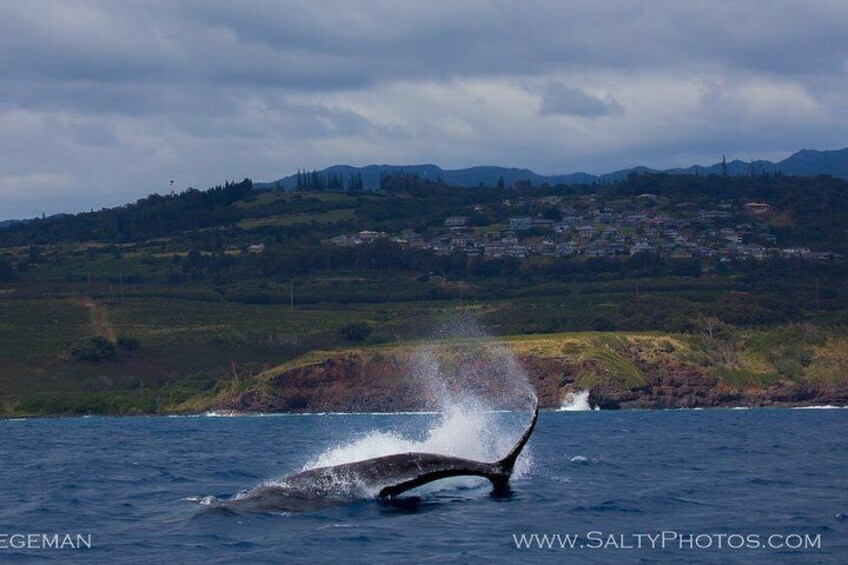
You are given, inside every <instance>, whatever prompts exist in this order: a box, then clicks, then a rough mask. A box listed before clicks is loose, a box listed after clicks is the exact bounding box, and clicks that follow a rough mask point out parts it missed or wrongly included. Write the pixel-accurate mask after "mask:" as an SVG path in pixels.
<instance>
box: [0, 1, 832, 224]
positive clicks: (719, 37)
mask: <svg viewBox="0 0 848 565" xmlns="http://www.w3.org/2000/svg"><path fill="white" fill-rule="evenodd" d="M846 21H848V4H846V3H844V2H842V1H833V2H826V1H820V2H814V3H802V4H799V3H797V2H788V1H770V2H762V1H733V2H712V1H710V2H706V1H704V2H698V1H693V2H679V1H637V0H629V1H624V0H621V1H611V2H604V3H590V2H585V3H571V2H561V1H558V0H554V1H531V2H525V3H515V2H506V1H495V0H489V1H484V0H468V1H466V2H447V1H433V2H427V3H407V2H393V1H388V0H372V1H354V2H344V3H340V2H330V1H319V0H311V1H304V2H297V1H279V2H267V1H252V2H251V1H245V2H230V1H227V0H183V1H181V2H172V1H164V0H145V1H129V0H128V1H125V2H107V1H102V2H100V1H93V0H92V1H87V0H55V1H39V0H6V1H5V2H3V3H2V5H0V53H2V55H0V77H2V80H0V219H2V218H10V217H29V216H33V215H37V214H40V213H41V212H42V211H46V212H47V213H53V212H59V211H78V210H85V209H88V208H92V207H94V208H99V207H101V206H108V205H115V204H120V203H123V202H126V201H128V200H132V199H135V198H138V197H141V196H144V195H146V194H147V193H149V192H154V191H165V190H167V189H168V186H169V185H168V181H169V180H170V179H175V181H176V186H177V187H179V188H183V187H186V186H196V187H200V188H203V187H206V186H209V185H212V184H216V183H219V182H222V181H223V180H225V179H240V178H243V177H245V176H250V177H252V178H254V179H257V180H269V179H274V178H278V177H280V176H283V175H284V174H287V173H290V172H291V171H293V170H295V169H297V168H299V167H309V168H321V167H324V166H327V165H330V164H334V163H342V162H344V163H351V164H360V165H361V164H367V163H371V162H378V163H383V162H386V163H419V162H436V163H438V164H440V165H442V166H444V167H463V166H471V165H476V164H499V165H508V166H527V167H530V168H533V169H535V170H537V171H538V172H541V173H554V172H572V171H577V170H585V171H589V172H604V171H608V170H611V169H617V168H620V167H624V166H629V165H635V164H648V165H651V166H656V167H665V166H675V165H687V164H690V163H692V162H695V161H700V162H715V161H716V160H718V158H719V157H720V155H721V154H727V155H728V156H733V157H739V158H743V159H747V158H772V159H779V158H782V157H785V156H786V155H787V154H789V153H790V152H792V151H794V150H796V149H799V148H802V147H809V148H818V149H825V148H837V147H843V146H845V145H848V143H846V140H848V136H846V133H848V126H846V125H845V124H846V123H848V121H846V118H848V99H846V98H845V96H844V94H843V93H844V92H845V91H846V89H848V34H845V33H844V22H846Z"/></svg>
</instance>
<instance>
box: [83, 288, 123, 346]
mask: <svg viewBox="0 0 848 565" xmlns="http://www.w3.org/2000/svg"><path fill="white" fill-rule="evenodd" d="M79 305H80V306H82V307H83V308H88V311H89V313H90V314H91V330H92V332H94V334H95V335H99V336H100V337H102V338H103V339H105V340H106V341H108V342H109V343H114V342H115V330H114V328H113V327H112V324H110V323H109V316H108V313H107V310H106V306H105V305H104V304H98V303H97V302H96V301H95V300H94V299H93V298H90V297H84V298H81V299H80V300H79Z"/></svg>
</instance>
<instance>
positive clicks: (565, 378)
mask: <svg viewBox="0 0 848 565" xmlns="http://www.w3.org/2000/svg"><path fill="white" fill-rule="evenodd" d="M602 353H603V352H602ZM649 353H650V354H649ZM610 355H613V352H610V353H604V355H601V354H595V355H584V354H579V355H561V354H549V353H545V352H540V351H534V352H524V353H521V352H519V353H518V354H517V359H518V361H519V363H520V365H521V366H522V367H523V368H524V370H525V371H526V373H527V376H528V379H529V381H530V383H531V384H532V385H533V387H534V388H535V390H536V391H537V394H538V397H539V401H540V404H541V406H542V407H546V408H556V407H558V406H560V404H561V402H562V399H563V397H564V396H565V394H566V393H568V392H572V391H576V390H585V389H589V390H590V395H589V402H590V404H591V405H592V406H599V407H600V408H601V409H604V410H610V409H628V408H660V409H663V408H696V407H720V406H725V407H730V406H746V407H758V406H799V405H816V404H834V405H846V404H848V379H842V380H841V381H836V382H818V383H817V382H806V381H802V382H795V381H791V380H786V379H784V380H776V381H774V382H772V383H771V384H769V385H767V386H761V385H759V386H758V385H741V386H734V385H731V384H730V383H728V382H724V381H722V380H721V379H720V378H719V377H717V376H715V375H714V374H713V373H712V372H711V371H710V370H709V369H708V368H706V367H703V366H700V365H697V364H695V363H692V362H687V361H684V360H680V359H678V358H675V356H673V355H657V354H656V352H655V351H654V352H647V353H646V349H645V348H644V347H642V346H640V345H639V344H638V343H636V345H633V344H630V345H629V346H627V347H624V348H619V350H618V351H616V352H614V355H615V358H613V359H612V360H611V361H610V358H609V356H610ZM467 372H468V374H469V375H471V376H469V377H467V379H468V380H470V385H471V387H472V389H474V388H475V387H476V388H477V389H480V388H486V387H489V388H491V386H492V385H491V383H490V382H487V379H486V374H485V371H480V370H476V369H475V368H474V367H471V370H469V371H467ZM474 375H476V376H474ZM463 378H466V377H463ZM475 379H476V381H475ZM466 384H468V383H466ZM501 396H502V395H501ZM215 407H216V408H219V409H228V410H237V411H245V412H324V411H328V412H336V411H337V412H372V411H373V412H384V411H407V410H426V409H433V408H436V407H437V402H436V400H435V399H434V398H432V397H431V396H430V395H428V394H427V387H423V386H422V383H421V382H419V380H418V379H416V378H415V377H414V376H413V375H412V374H411V371H410V368H409V363H408V358H407V357H406V356H405V354H404V353H403V352H402V351H400V350H391V351H380V352H377V353H375V352H374V351H369V350H367V349H363V350H358V351H355V352H340V353H328V354H326V356H324V357H323V358H319V359H317V360H315V361H314V362H310V363H305V364H301V365H298V366H293V367H288V368H287V367H282V368H280V369H278V370H275V371H272V372H269V373H266V374H264V375H260V376H259V377H258V378H257V379H256V381H255V382H253V383H250V384H249V385H248V386H247V387H246V388H243V389H242V390H233V391H230V392H228V393H225V394H223V395H221V396H220V397H219V398H218V399H216V401H215Z"/></svg>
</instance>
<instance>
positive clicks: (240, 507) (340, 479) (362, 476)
mask: <svg viewBox="0 0 848 565" xmlns="http://www.w3.org/2000/svg"><path fill="white" fill-rule="evenodd" d="M538 417H539V406H538V403H536V404H535V405H534V407H533V416H532V418H531V420H530V423H529V424H528V426H527V428H526V429H525V431H524V433H523V434H522V436H521V438H519V440H518V442H517V443H516V444H515V446H514V447H513V448H512V450H511V451H510V452H509V453H508V454H507V455H506V457H504V458H503V459H501V460H499V461H494V462H485V461H475V460H473V459H465V458H462V457H453V456H449V455H439V454H436V453H416V452H411V453H396V454H393V455H385V456H383V457H374V458H372V459H365V460H362V461H355V462H353V463H344V464H341V465H332V466H328V467H316V468H314V469H308V470H306V471H301V472H299V473H295V474H293V475H289V476H288V477H285V478H284V479H282V480H281V481H280V482H278V483H275V484H273V485H262V486H259V487H257V488H255V489H253V490H251V491H249V492H247V493H245V494H244V495H241V496H238V497H236V498H233V499H231V500H226V501H220V502H219V503H218V504H215V506H218V507H223V508H226V509H229V510H235V511H247V512H302V511H306V510H314V509H318V508H322V507H325V506H332V505H337V504H344V503H347V502H351V501H352V500H356V499H362V498H372V497H375V496H376V497H379V498H382V499H391V498H395V497H397V496H399V495H401V494H403V493H405V492H406V491H408V490H410V489H414V488H416V487H420V486H422V485H425V484H427V483H431V482H433V481H438V480H441V479H447V478H450V477H459V476H475V477H483V478H486V479H488V480H489V481H490V482H491V483H492V486H493V489H494V491H495V492H499V491H504V490H506V489H507V485H508V483H509V478H510V476H511V475H512V470H513V468H514V467H515V462H516V460H517V459H518V456H519V455H520V454H521V450H522V449H524V446H525V445H526V444H527V441H528V440H529V439H530V435H531V434H532V433H533V429H534V428H535V427H536V420H537V419H538Z"/></svg>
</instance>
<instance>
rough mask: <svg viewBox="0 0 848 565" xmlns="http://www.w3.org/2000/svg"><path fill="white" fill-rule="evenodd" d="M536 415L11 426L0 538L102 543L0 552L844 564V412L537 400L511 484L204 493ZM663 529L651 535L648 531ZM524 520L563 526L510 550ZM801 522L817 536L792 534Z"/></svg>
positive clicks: (69, 556) (200, 558)
mask: <svg viewBox="0 0 848 565" xmlns="http://www.w3.org/2000/svg"><path fill="white" fill-rule="evenodd" d="M526 418H527V414H516V413H488V414H482V415H481V414H474V413H462V412H460V413H456V414H452V415H449V416H441V415H438V414H398V415H333V414H327V415H303V416H296V415H287V416H271V417H227V418H220V417H219V418H214V417H172V418H166V417H155V418H152V417H151V418H98V417H93V418H78V419H38V420H6V421H0V486H1V487H2V488H0V546H3V545H4V543H5V545H8V544H9V541H8V540H9V539H11V538H10V537H8V536H12V535H15V534H31V533H36V534H42V533H45V534H53V533H59V534H64V533H71V534H73V535H77V534H81V535H84V536H85V535H88V536H90V541H91V545H92V547H91V548H90V549H88V548H86V547H84V544H83V547H82V548H80V549H72V548H66V549H38V548H29V549H15V548H11V547H4V548H2V549H0V562H3V563H7V562H8V563H28V562H34V561H40V560H42V559H51V560H58V561H68V562H74V563H87V562H92V563H106V562H118V563H163V562H173V563H283V562H285V563H291V562H294V563H298V562H302V563H307V562H312V563H314V562H325V561H336V562H354V563H356V562H363V563H366V562H368V563H397V562H425V563H426V562H432V563H442V562H460V563H501V562H514V561H519V560H526V561H530V562H546V561H551V562H553V561H564V560H570V561H574V562H588V563H609V562H614V563H622V562H624V563H627V562H634V563H635V562H648V563H652V562H671V563H679V562H688V563H715V562H718V561H721V562H724V563H750V562H759V563H774V562H799V563H809V562H821V563H846V562H848V433H846V432H848V410H844V409H834V410H788V409H780V410H778V409H774V410H771V409H760V410H745V411H743V410H703V411H699V410H692V411H630V412H605V411H566V412H542V414H541V416H540V418H539V424H538V427H537V429H536V433H535V434H534V436H533V438H532V439H531V441H530V444H529V446H528V450H527V453H526V454H524V455H522V461H521V462H520V465H519V469H518V476H517V477H515V478H514V480H513V481H512V492H511V493H510V494H509V495H507V496H502V497H492V496H491V495H490V493H489V488H488V487H487V486H486V485H485V484H482V483H479V482H478V481H475V480H467V479H457V480H453V481H449V482H446V483H443V484H439V483H436V484H434V485H431V486H429V487H425V488H424V489H422V490H420V491H417V492H415V493H413V494H412V495H410V496H407V497H405V498H403V499H402V500H399V501H395V502H391V503H388V502H380V501H377V500H360V501H355V502H352V503H350V504H346V505H341V506H337V507H331V508H324V509H322V510H319V511H315V512H308V513H302V514H281V515H277V514H241V515H240V514H234V513H231V512H226V511H221V510H217V509H215V508H212V507H210V506H205V505H203V504H200V503H198V502H197V501H198V500H202V499H203V498H204V497H208V496H214V497H219V498H227V497H230V496H233V495H235V494H237V493H238V492H240V491H243V490H246V489H250V488H252V487H255V486H256V485H258V484H260V483H263V482H267V481H273V480H274V479H276V478H279V477H281V476H283V475H285V474H287V473H291V472H295V471H298V470H300V469H303V468H305V467H308V466H310V465H313V464H323V463H333V462H338V461H342V460H350V459H352V458H357V457H362V456H371V455H373V454H377V453H379V452H392V451H397V450H404V449H409V448H413V449H414V448H431V449H439V450H442V451H445V452H453V453H459V454H468V453H469V452H470V453H471V454H475V453H477V454H484V455H485V454H487V453H490V452H493V451H497V450H501V449H505V448H508V446H509V445H510V444H511V443H512V442H513V441H514V440H515V437H516V436H517V435H518V434H519V433H520V430H521V428H522V426H523V423H524V420H526ZM662 532H664V534H662V535H663V536H665V538H666V539H665V541H664V542H663V543H660V540H659V539H658V538H655V539H657V542H655V544H656V545H655V547H651V543H650V539H649V538H647V537H644V536H647V535H651V536H657V535H660V534H661V533H662ZM522 534H524V535H525V536H532V535H533V534H537V535H539V536H541V535H544V534H547V535H555V534H559V535H560V536H561V537H560V538H549V539H550V540H553V544H552V545H553V547H550V548H548V547H539V546H538V544H534V543H533V539H536V540H540V541H541V540H542V539H543V538H531V537H528V538H525V539H526V540H528V541H529V542H530V543H531V545H533V547H530V548H527V547H522V548H519V547H517V542H516V539H518V541H519V542H520V541H521V538H520V536H521V535H522ZM3 535H6V536H7V538H3V537H2V536H3ZM565 536H577V537H576V538H566V537H565ZM672 536H676V537H672ZM687 536H692V537H691V538H687ZM695 536H701V537H699V538H697V540H698V541H697V542H696V541H695V540H696V538H695ZM704 536H707V537H704ZM739 536H742V537H739ZM770 536H779V537H772V538H771V541H773V542H774V546H771V545H769V539H770V538H769V537H770ZM804 536H807V538H808V539H809V544H808V545H812V546H813V547H803V546H802V547H800V548H790V547H787V545H790V546H795V545H798V544H799V543H802V542H803V543H804V544H807V542H806V540H804ZM4 539H5V540H6V541H5V542H4V541H3V540H4ZM16 539H18V540H19V539H20V538H16ZM568 539H575V540H576V541H574V544H573V545H574V547H568V543H569V542H568V541H567V540H568ZM690 539H691V540H692V541H691V544H690V543H689V542H688V541H687V540H690ZM740 539H744V546H743V547H738V548H728V547H727V544H728V543H730V544H732V545H735V546H738V545H739V543H740ZM561 540H566V541H565V545H566V547H560V543H561ZM639 540H641V542H640V541H639ZM816 540H818V543H816ZM755 542H756V543H755ZM639 543H641V545H642V547H641V548H639ZM719 544H721V545H722V547H721V548H719V547H718V546H719ZM77 545H79V544H77ZM581 545H582V546H583V547H580V546H581ZM699 546H700V547H699Z"/></svg>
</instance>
